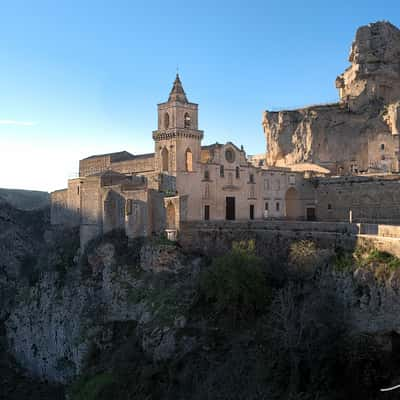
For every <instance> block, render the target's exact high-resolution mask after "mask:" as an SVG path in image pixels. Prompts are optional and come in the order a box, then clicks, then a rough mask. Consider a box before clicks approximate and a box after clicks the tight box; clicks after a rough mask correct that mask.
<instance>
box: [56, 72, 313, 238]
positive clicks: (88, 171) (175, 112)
mask: <svg viewBox="0 0 400 400" xmlns="http://www.w3.org/2000/svg"><path fill="white" fill-rule="evenodd" d="M198 121H199V118H198V105H197V104H195V103H191V102H189V101H188V99H187V97H186V94H185V91H184V89H183V86H182V83H181V81H180V78H179V76H178V75H177V76H176V79H175V82H174V84H173V87H172V90H171V92H170V95H169V98H168V101H166V102H164V103H161V104H159V105H158V127H157V130H155V131H154V132H153V140H154V153H149V154H141V155H133V154H131V153H129V152H127V151H121V152H118V153H110V154H102V155H95V156H91V157H88V158H85V159H83V160H80V162H79V178H76V179H70V180H69V181H68V188H67V189H63V190H59V191H55V192H53V193H52V209H51V221H52V224H54V225H60V224H61V225H70V226H80V231H81V242H82V246H84V245H85V244H86V243H87V242H88V241H89V240H90V239H91V238H94V237H96V236H98V235H100V234H103V233H106V232H108V231H110V230H113V229H118V228H122V229H124V230H125V232H126V234H127V235H128V236H129V237H137V236H149V235H153V234H162V233H163V232H165V231H166V232H167V234H168V235H170V237H174V236H176V234H177V233H178V232H179V226H180V223H181V222H183V221H198V220H211V221H212V220H251V219H267V218H296V219H299V218H300V219H302V218H306V217H307V216H308V218H309V219H312V218H314V216H315V202H314V199H313V190H312V186H311V184H310V183H309V180H308V179H305V174H304V173H303V172H302V173H299V172H294V171H291V170H290V169H289V168H282V167H268V168H267V167H265V166H262V165H261V164H262V162H259V161H258V162H257V163H255V162H250V158H248V157H247V156H246V153H245V151H244V149H243V147H240V148H239V147H237V146H236V145H235V144H233V143H231V142H228V143H225V144H219V143H215V144H212V145H207V146H204V145H202V140H203V137H204V133H203V131H201V130H199V123H198Z"/></svg>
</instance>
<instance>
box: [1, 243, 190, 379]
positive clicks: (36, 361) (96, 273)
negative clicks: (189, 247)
mask: <svg viewBox="0 0 400 400" xmlns="http://www.w3.org/2000/svg"><path fill="white" fill-rule="evenodd" d="M121 246H122V247H121ZM141 249H142V250H141ZM156 255H157V257H158V258H159V260H160V263H157V261H156V260H155V257H156ZM173 260H175V261H177V260H180V262H184V263H185V266H186V272H182V271H181V272H180V273H179V274H177V273H176V272H175V269H174V268H172V267H171V261H173ZM193 262H194V264H193V265H192V264H191V263H192V261H191V260H190V259H185V256H183V255H182V254H180V251H179V250H178V249H177V248H176V247H175V246H174V245H172V244H169V245H168V244H165V243H161V244H158V243H156V242H152V244H151V245H150V244H149V243H147V244H144V245H143V247H142V243H140V241H138V242H137V243H134V244H133V245H132V247H130V246H128V244H127V239H126V242H125V244H124V243H122V244H121V238H120V237H118V238H117V239H116V240H112V239H110V238H107V237H106V238H105V239H104V240H102V241H100V242H99V243H97V244H96V245H95V246H92V248H91V249H89V250H88V254H87V255H86V256H83V257H82V261H81V262H80V263H79V265H78V263H77V258H75V263H72V264H71V265H69V266H68V268H67V270H60V269H59V268H58V270H57V268H53V271H43V272H42V274H41V276H40V279H39V281H38V282H37V283H36V284H35V285H33V286H29V287H27V286H22V287H19V288H18V291H17V300H18V301H17V302H16V305H15V307H14V309H13V310H12V312H11V314H10V316H9V317H8V319H7V321H6V329H7V338H8V342H9V346H10V349H11V352H12V354H13V355H14V356H15V358H16V360H17V361H18V362H19V363H20V364H21V365H23V366H24V367H25V368H27V369H28V370H29V371H30V372H31V373H32V374H33V375H34V376H37V377H39V378H42V379H47V380H49V381H52V382H61V383H65V382H68V381H69V380H71V379H72V378H73V377H75V376H76V375H78V374H79V373H80V372H82V368H83V367H84V366H85V364H86V362H87V360H88V358H90V357H91V354H92V353H93V351H94V349H95V351H100V352H101V351H102V350H105V349H107V348H108V347H109V346H110V345H111V344H112V343H113V340H114V337H115V335H117V334H118V331H117V330H118V329H119V327H120V325H119V324H121V323H125V324H133V325H134V326H136V335H135V336H136V337H137V338H138V340H139V342H140V343H141V348H142V349H143V352H144V354H145V355H147V356H148V357H150V358H152V359H154V360H156V361H159V360H166V359H168V358H170V357H171V356H172V355H173V354H174V355H176V354H179V353H180V352H186V351H189V350H190V348H191V346H192V343H193V339H191V338H190V337H188V336H185V335H182V334H179V331H180V330H182V329H183V328H184V327H185V324H186V323H185V321H186V318H187V317H186V316H185V312H186V310H187V308H188V307H189V306H190V304H191V301H192V298H193V297H194V296H193V294H192V290H193V284H192V283H193V282H194V280H193V274H195V273H196V270H197V268H196V261H193ZM170 267H171V268H170ZM145 270H146V271H147V272H146V271H145ZM191 282H192V283H191Z"/></svg>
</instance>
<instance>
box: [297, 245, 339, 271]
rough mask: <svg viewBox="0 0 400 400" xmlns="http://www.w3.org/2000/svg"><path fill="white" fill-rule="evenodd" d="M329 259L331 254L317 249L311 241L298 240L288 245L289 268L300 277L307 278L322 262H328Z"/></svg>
mask: <svg viewBox="0 0 400 400" xmlns="http://www.w3.org/2000/svg"><path fill="white" fill-rule="evenodd" d="M328 256H329V257H328ZM330 257H331V253H330V252H329V251H328V250H320V249H318V248H317V245H316V244H315V242H313V241H312V240H299V241H297V242H293V243H292V244H291V245H290V249H289V267H290V269H291V270H292V271H293V272H296V274H300V276H301V275H303V276H304V275H306V276H308V275H312V274H313V273H314V272H315V270H316V269H317V268H318V267H319V266H320V265H321V264H322V262H323V261H324V260H325V261H328V259H329V258H330Z"/></svg>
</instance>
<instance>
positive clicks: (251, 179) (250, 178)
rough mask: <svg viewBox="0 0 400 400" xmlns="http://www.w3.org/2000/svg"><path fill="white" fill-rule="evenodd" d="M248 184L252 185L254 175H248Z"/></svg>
mask: <svg viewBox="0 0 400 400" xmlns="http://www.w3.org/2000/svg"><path fill="white" fill-rule="evenodd" d="M249 180H250V183H254V175H253V174H250V176H249Z"/></svg>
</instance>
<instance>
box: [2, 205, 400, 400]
mask: <svg viewBox="0 0 400 400" xmlns="http://www.w3.org/2000/svg"><path fill="white" fill-rule="evenodd" d="M1 210H2V214H1V216H2V218H3V219H2V220H1V221H2V224H3V225H1V226H2V229H3V230H2V232H9V233H12V234H13V235H14V236H13V237H15V238H17V237H19V239H18V240H17V241H11V240H10V241H8V242H7V243H8V244H7V246H3V247H2V248H1V251H2V253H1V256H2V260H3V262H5V263H6V264H7V266H6V267H7V268H6V269H3V270H2V274H3V275H1V276H2V279H3V278H4V276H5V275H4V271H8V273H7V276H8V279H7V280H3V281H2V285H3V286H2V293H5V292H3V290H7V295H6V296H3V299H2V304H1V310H2V318H1V325H0V326H1V329H0V337H1V344H2V346H0V350H1V351H2V359H3V361H4V362H3V364H2V363H0V368H2V367H3V369H2V371H5V373H4V375H2V376H6V377H8V378H6V381H5V385H4V386H3V387H2V388H1V390H2V392H0V393H1V394H4V395H3V398H9V399H13V398H19V399H24V398H31V397H29V395H28V392H29V391H28V390H27V386H28V387H29V385H30V386H31V388H32V390H31V391H30V392H31V393H34V392H35V390H36V393H41V395H40V396H41V397H40V396H39V398H46V396H47V397H48V398H62V396H63V394H62V391H60V386H59V385H61V388H62V390H65V391H66V392H67V393H68V396H69V399H74V400H77V399H85V400H90V399H109V398H114V399H117V400H118V399H128V398H135V399H148V398H154V399H158V398H159V399H188V398H191V399H202V398H205V397H207V396H208V398H213V399H277V398H302V399H304V398H306V399H311V398H315V393H319V396H320V398H326V399H344V398H349V397H350V396H360V395H362V396H363V398H364V399H375V398H383V397H377V395H378V394H379V392H378V389H379V388H380V387H382V386H390V385H392V384H396V383H397V382H398V379H399V378H400V376H399V375H398V370H399V367H400V360H399V359H398V356H397V349H398V346H399V343H400V341H399V337H400V336H399V332H400V319H399V315H400V313H399V311H400V302H399V298H400V297H399V290H400V260H398V259H396V258H395V257H392V256H390V255H387V254H383V253H382V254H381V253H379V252H376V251H375V252H374V250H373V249H356V250H355V251H354V252H353V253H344V252H341V251H340V250H339V249H338V250H337V251H336V252H332V251H331V250H326V249H319V248H317V247H316V246H315V244H314V243H312V242H309V241H300V242H293V245H292V246H291V249H290V252H289V254H287V255H286V256H284V255H282V257H281V262H280V263H277V259H274V260H268V259H265V258H262V257H259V256H258V255H257V254H258V247H259V246H263V244H262V243H251V242H248V243H247V242H243V243H236V244H235V245H234V247H233V249H232V251H231V252H227V254H226V255H224V256H222V257H218V258H214V259H209V258H208V257H207V256H206V255H202V254H190V253H187V252H185V251H184V249H182V248H180V247H179V245H177V244H176V243H172V242H169V241H167V240H165V239H163V238H154V239H151V240H149V239H147V240H145V239H136V240H135V241H133V242H128V239H127V238H126V237H125V235H124V234H123V233H122V232H118V231H117V232H112V233H110V234H109V235H106V236H104V237H102V238H98V239H96V240H94V241H93V242H91V243H90V244H89V245H88V247H87V249H86V250H85V252H84V253H83V254H81V253H80V251H79V249H78V246H79V240H78V234H77V232H74V231H73V230H50V229H49V227H48V225H46V219H44V220H43V218H42V219H41V221H42V223H40V222H38V220H35V219H29V218H28V217H27V216H25V217H24V216H23V215H22V214H19V213H20V212H19V211H17V213H15V210H13V209H12V207H9V206H8V205H4V204H3V207H2V208H1ZM17 217H18V218H17ZM13 218H14V219H13ZM24 218H25V222H24V223H22V222H21V221H23V220H24ZM39 227H40V229H39ZM33 228H35V229H33ZM4 237H5V236H4ZM2 243H3V242H2ZM13 243H14V244H15V248H13ZM25 251H26V252H27V253H26V255H29V257H28V260H29V262H28V263H27V264H25V263H26V260H27V259H26V258H25V257H24V255H25ZM20 252H21V253H20ZM12 255H14V258H13V257H12ZM4 256H6V257H7V258H5V257H4ZM24 260H25V261H24ZM21 261H22V262H21ZM24 265H25V267H26V268H23V267H22V266H24ZM27 267H29V268H27ZM13 270H15V271H14V274H11V272H12V271H13ZM6 358H7V363H6ZM21 382H23V384H21ZM46 382H47V383H46ZM16 387H20V389H21V390H20V391H19V394H18V395H17V396H18V397H16V395H15V390H14V389H15V388H16ZM379 395H380V394H379ZM12 396H14V397H12ZM52 396H53V397H52ZM57 396H60V397H57ZM296 396H297V397H296ZM0 397H1V396H0ZM33 398H34V397H33Z"/></svg>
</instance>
